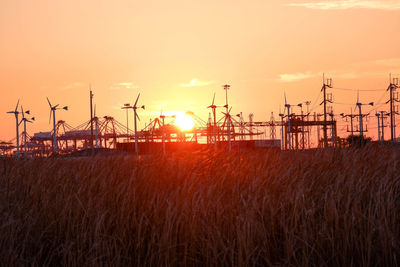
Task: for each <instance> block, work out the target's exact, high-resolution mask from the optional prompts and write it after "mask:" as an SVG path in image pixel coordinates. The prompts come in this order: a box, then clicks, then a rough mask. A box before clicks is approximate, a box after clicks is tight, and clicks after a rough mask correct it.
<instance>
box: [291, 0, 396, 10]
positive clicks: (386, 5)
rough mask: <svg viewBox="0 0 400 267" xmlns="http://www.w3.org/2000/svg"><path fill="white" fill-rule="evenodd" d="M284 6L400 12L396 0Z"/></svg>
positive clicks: (337, 0) (323, 2) (354, 0)
mask: <svg viewBox="0 0 400 267" xmlns="http://www.w3.org/2000/svg"><path fill="white" fill-rule="evenodd" d="M285 5H286V6H294V7H305V8H311V9H321V10H343V9H352V8H363V9H380V10H400V1H398V0H383V1H382V0H381V1H376V0H333V1H316V2H303V3H289V4H285Z"/></svg>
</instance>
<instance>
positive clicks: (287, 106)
mask: <svg viewBox="0 0 400 267" xmlns="http://www.w3.org/2000/svg"><path fill="white" fill-rule="evenodd" d="M283 94H284V96H285V108H287V113H288V115H287V116H288V142H289V150H291V149H292V145H291V140H290V104H288V103H287V101H286V92H283Z"/></svg>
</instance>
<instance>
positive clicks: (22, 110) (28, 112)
mask: <svg viewBox="0 0 400 267" xmlns="http://www.w3.org/2000/svg"><path fill="white" fill-rule="evenodd" d="M25 113H26V114H28V115H30V114H31V113H30V111H29V110H27V111H25ZM21 114H22V120H21V121H20V122H19V124H18V125H20V124H21V123H22V122H24V156H26V123H27V122H29V123H32V121H34V120H35V117H32V118H30V119H27V118H25V115H24V108H23V107H22V106H21Z"/></svg>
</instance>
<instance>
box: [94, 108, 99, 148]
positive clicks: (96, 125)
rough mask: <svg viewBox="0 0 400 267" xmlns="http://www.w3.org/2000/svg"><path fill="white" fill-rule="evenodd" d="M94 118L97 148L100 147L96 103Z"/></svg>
mask: <svg viewBox="0 0 400 267" xmlns="http://www.w3.org/2000/svg"><path fill="white" fill-rule="evenodd" d="M93 120H94V122H95V138H96V148H99V146H98V130H99V129H98V128H99V118H98V117H97V116H96V104H94V117H93Z"/></svg>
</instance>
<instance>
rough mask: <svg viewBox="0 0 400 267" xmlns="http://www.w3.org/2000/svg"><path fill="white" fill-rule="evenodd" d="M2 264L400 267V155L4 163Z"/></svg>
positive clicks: (387, 151) (377, 150)
mask: <svg viewBox="0 0 400 267" xmlns="http://www.w3.org/2000/svg"><path fill="white" fill-rule="evenodd" d="M0 190H1V193H0V214H1V217H0V225H1V228H0V231H1V235H0V247H1V249H0V262H1V265H5V266H10V265H11V266H16V265H37V266H43V265H69V266H82V265H85V266H99V265H101V266H128V265H130V266H195V265H200V266H282V265H283V266H288V265H291V266H360V265H363V266H369V265H371V266H396V265H400V150H399V149H398V148H394V147H390V146H388V147H374V146H370V147H366V148H362V149H343V150H336V151H334V152H333V151H331V150H329V151H322V150H321V151H318V150H316V151H307V152H262V153H261V152H247V153H233V154H226V153H222V152H220V153H215V152H198V153H192V154H190V153H183V154H175V155H172V156H170V157H162V156H150V157H146V158H143V159H141V160H139V161H137V160H135V157H134V156H117V155H114V156H96V157H94V158H61V157H60V158H36V159H11V158H6V159H1V162H0Z"/></svg>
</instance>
